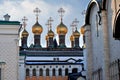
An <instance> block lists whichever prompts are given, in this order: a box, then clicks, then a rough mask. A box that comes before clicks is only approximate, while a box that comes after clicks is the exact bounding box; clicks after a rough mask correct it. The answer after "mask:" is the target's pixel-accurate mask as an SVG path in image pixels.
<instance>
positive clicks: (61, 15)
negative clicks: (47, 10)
mask: <svg viewBox="0 0 120 80" xmlns="http://www.w3.org/2000/svg"><path fill="white" fill-rule="evenodd" d="M58 13H60V17H61V22H62V17H63V13H65V10H64V9H63V8H60V9H59V10H58Z"/></svg>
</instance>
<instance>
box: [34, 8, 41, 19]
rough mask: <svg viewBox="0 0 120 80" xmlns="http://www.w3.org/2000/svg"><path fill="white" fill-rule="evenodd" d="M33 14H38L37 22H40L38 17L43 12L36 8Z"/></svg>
mask: <svg viewBox="0 0 120 80" xmlns="http://www.w3.org/2000/svg"><path fill="white" fill-rule="evenodd" d="M33 12H34V13H35V14H36V20H37V21H38V16H39V13H40V12H41V10H40V9H39V8H35V10H34V11H33Z"/></svg>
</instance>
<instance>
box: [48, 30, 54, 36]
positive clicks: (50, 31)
mask: <svg viewBox="0 0 120 80" xmlns="http://www.w3.org/2000/svg"><path fill="white" fill-rule="evenodd" d="M48 36H49V37H54V32H53V31H52V30H51V29H50V30H49V31H48Z"/></svg>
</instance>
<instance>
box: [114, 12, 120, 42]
mask: <svg viewBox="0 0 120 80" xmlns="http://www.w3.org/2000/svg"><path fill="white" fill-rule="evenodd" d="M113 37H114V38H115V39H117V40H120V11H119V12H118V15H117V16H116V19H115V24H114V29H113Z"/></svg>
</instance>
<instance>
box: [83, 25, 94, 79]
mask: <svg viewBox="0 0 120 80" xmlns="http://www.w3.org/2000/svg"><path fill="white" fill-rule="evenodd" d="M85 40H86V51H87V55H86V56H87V58H86V61H87V80H92V70H93V66H92V65H93V61H92V58H93V57H92V56H93V55H92V38H91V27H90V25H86V26H85Z"/></svg>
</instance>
